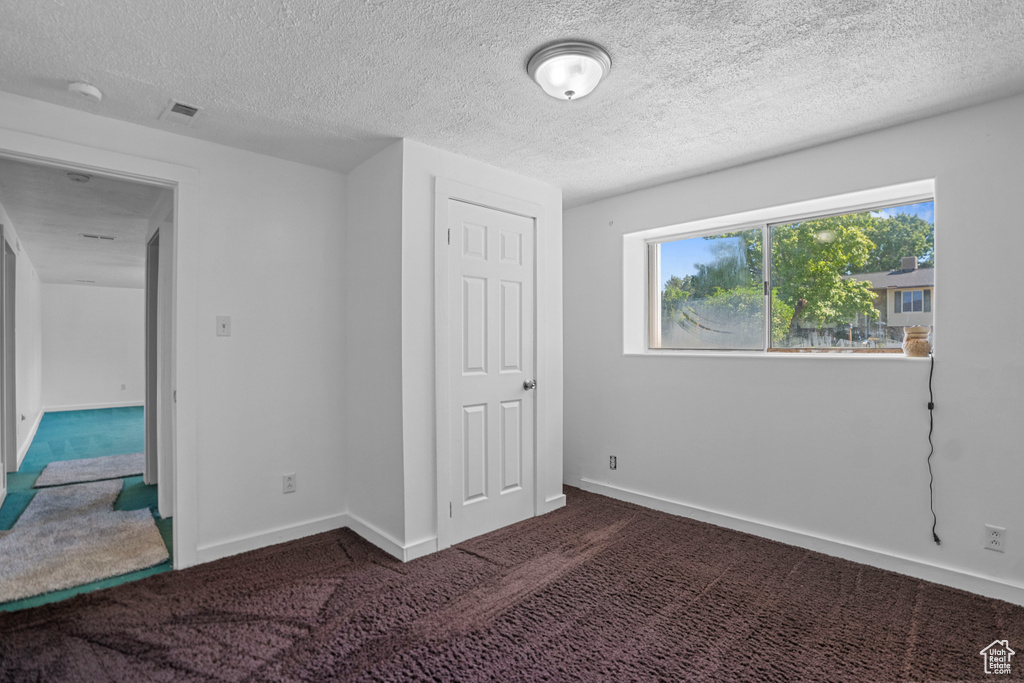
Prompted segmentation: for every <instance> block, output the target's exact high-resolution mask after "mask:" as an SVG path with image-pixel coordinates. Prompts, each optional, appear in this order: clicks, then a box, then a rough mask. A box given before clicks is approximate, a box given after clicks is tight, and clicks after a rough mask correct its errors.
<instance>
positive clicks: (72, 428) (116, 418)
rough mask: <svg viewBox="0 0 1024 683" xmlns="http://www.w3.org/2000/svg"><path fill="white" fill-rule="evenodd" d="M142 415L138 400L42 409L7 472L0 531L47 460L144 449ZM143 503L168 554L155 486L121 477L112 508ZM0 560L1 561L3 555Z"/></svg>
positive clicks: (100, 584)
mask: <svg viewBox="0 0 1024 683" xmlns="http://www.w3.org/2000/svg"><path fill="white" fill-rule="evenodd" d="M143 416H144V411H143V408H142V406H134V407H126V408H106V409H98V410H74V411H64V412H50V413H46V414H45V415H44V416H43V418H42V420H41V422H40V424H39V429H38V431H37V433H36V435H35V438H34V439H33V441H32V445H31V446H30V447H29V450H28V453H27V454H26V455H25V460H24V461H23V462H22V464H21V467H20V468H19V471H18V472H17V473H11V474H9V475H8V487H9V488H8V493H7V499H6V500H5V501H4V504H3V507H2V508H0V531H7V530H9V529H11V527H12V526H13V525H14V524H15V523H16V522H17V520H18V518H19V517H20V516H21V515H22V513H23V512H24V511H25V508H26V507H27V506H28V504H29V503H30V502H31V500H32V498H33V497H34V496H35V494H36V493H37V492H38V489H34V488H32V486H33V484H34V483H35V481H36V479H37V478H38V477H39V475H40V474H41V473H42V471H43V469H45V467H46V466H47V465H48V464H49V463H51V462H57V461H63V460H78V459H84V458H96V457H101V456H109V455H117V454H122V453H137V452H141V451H142V450H143V449H144V420H143ZM144 508H148V509H149V510H150V511H151V513H152V515H153V517H154V519H155V522H156V526H157V529H158V530H159V531H160V536H161V538H162V539H163V542H164V545H166V546H167V550H168V554H171V553H172V533H171V530H172V520H171V519H161V518H160V517H159V513H158V512H157V487H156V486H155V485H154V486H147V485H146V484H145V483H144V482H143V478H142V476H130V477H124V478H123V485H122V490H121V493H120V495H118V497H117V499H116V501H115V503H114V510H116V511H121V510H141V509H144ZM0 562H3V558H2V557H0ZM170 569H171V561H170V560H168V561H167V562H163V563H161V564H158V565H156V566H153V567H149V568H147V569H142V570H139V571H134V572H131V573H128V574H123V575H120V576H114V577H110V578H107V579H103V580H100V581H95V582H92V583H88V584H85V585H82V586H76V587H74V588H68V589H64V590H59V591H54V592H51V593H46V594H43V595H38V596H34V597H31V598H25V599H23V600H16V601H12V602H8V603H4V604H0V611H10V610H16V609H23V608H26V607H33V606H36V605H41V604H45V603H49V602H55V601H57V600H62V599H65V598H68V597H71V596H72V595H76V594H78V593H84V592H88V591H92V590H97V589H99V588H106V587H108V586H114V585H118V584H121V583H125V582H127V581H133V580H135V579H139V578H142V577H145V576H150V575H152V574H158V573H161V572H165V571H169V570H170Z"/></svg>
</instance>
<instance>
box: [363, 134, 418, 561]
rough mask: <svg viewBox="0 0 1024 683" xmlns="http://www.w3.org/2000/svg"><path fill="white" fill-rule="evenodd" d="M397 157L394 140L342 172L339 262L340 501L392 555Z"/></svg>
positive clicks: (398, 426)
mask: <svg viewBox="0 0 1024 683" xmlns="http://www.w3.org/2000/svg"><path fill="white" fill-rule="evenodd" d="M402 159H403V156H402V144H401V142H395V143H393V144H391V145H390V146H388V147H387V148H386V149H384V150H383V151H381V152H380V153H378V154H377V155H376V156H374V157H372V158H371V159H369V160H367V161H365V162H363V163H362V164H361V165H360V166H358V167H357V168H355V169H353V170H352V171H351V172H350V173H349V174H348V229H347V234H346V250H345V260H344V264H345V267H344V271H345V278H346V279H345V302H346V303H345V326H346V329H347V331H348V335H347V339H346V347H345V384H344V393H345V398H346V409H345V419H346V421H347V425H348V426H347V429H346V433H347V448H346V450H347V453H348V469H347V475H346V482H347V483H346V487H347V488H346V495H345V498H346V500H347V502H348V514H349V516H350V517H351V518H352V521H353V522H354V526H356V527H357V530H358V531H360V532H361V533H363V534H364V535H367V536H368V538H370V540H372V541H374V542H376V543H378V544H379V545H382V546H383V547H385V548H386V549H387V550H389V551H390V552H392V553H397V552H399V549H400V548H401V547H402V546H403V545H404V541H405V528H404V523H403V516H404V509H405V502H404V495H403V477H404V472H403V467H402V446H403V440H402V372H403V368H402V346H401V345H402V260H401V259H402ZM431 329H432V328H431Z"/></svg>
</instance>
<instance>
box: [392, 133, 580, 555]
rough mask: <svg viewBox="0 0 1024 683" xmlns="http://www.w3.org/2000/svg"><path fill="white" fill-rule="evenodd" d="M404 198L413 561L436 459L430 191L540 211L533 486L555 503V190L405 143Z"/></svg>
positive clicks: (427, 527)
mask: <svg viewBox="0 0 1024 683" xmlns="http://www.w3.org/2000/svg"><path fill="white" fill-rule="evenodd" d="M403 145H404V150H405V161H404V176H403V192H402V197H403V200H402V242H401V255H402V265H401V268H402V277H401V287H402V292H401V299H402V300H401V314H402V328H401V334H402V350H401V354H402V355H401V365H402V393H401V397H402V414H403V416H404V421H403V435H404V468H405V493H404V499H405V540H406V547H407V548H413V549H414V550H413V554H422V553H424V552H429V550H430V547H431V545H430V544H431V543H434V544H435V545H436V540H435V539H436V538H437V500H436V499H437V459H436V448H435V444H436V438H437V435H436V426H435V376H434V364H435V361H436V357H435V351H434V334H433V330H434V184H435V182H436V180H437V179H438V178H445V179H448V180H453V181H456V182H459V183H464V184H466V185H472V186H474V187H478V188H482V189H486V190H490V191H494V192H500V193H502V194H505V195H508V196H510V197H515V198H518V199H521V200H526V201H529V202H532V203H534V204H538V205H540V206H541V207H542V208H543V210H544V212H545V221H544V224H543V225H544V231H543V232H542V233H541V234H539V235H538V236H537V249H538V252H539V253H541V255H542V256H541V258H540V259H539V261H538V262H539V264H541V265H540V267H541V268H543V272H542V273H538V275H539V276H540V277H541V279H542V280H543V282H544V291H543V292H542V293H541V294H540V295H539V296H538V302H537V316H538V320H539V321H541V323H542V325H541V329H542V330H543V332H544V333H545V334H546V336H540V337H539V342H540V348H539V349H538V352H539V363H538V367H540V365H541V364H544V366H545V370H544V372H545V375H544V377H545V379H544V380H543V381H541V380H540V379H538V385H539V386H540V387H541V389H540V391H544V392H545V400H546V402H547V410H546V413H547V414H546V415H544V416H539V418H540V419H539V420H538V424H543V425H544V426H545V427H544V429H543V431H541V430H540V429H539V430H538V453H539V454H541V455H542V457H543V460H542V461H540V462H538V467H537V470H538V482H537V485H538V486H539V487H540V489H541V492H542V493H543V497H544V499H545V500H546V501H547V502H548V503H549V504H550V505H549V507H548V508H545V509H541V510H539V511H538V514H539V513H543V512H546V511H548V509H552V508H554V507H557V506H559V505H561V504H563V503H564V498H563V497H562V482H561V470H562V460H561V459H562V252H561V249H562V220H561V219H562V193H561V190H560V189H558V188H557V187H554V186H552V185H548V184H546V183H543V182H541V181H538V180H534V179H531V178H527V177H525V176H521V175H518V174H515V173H511V172H509V171H505V170H503V169H500V168H496V167H494V166H490V165H488V164H484V163H482V162H479V161H476V160H473V159H469V158H467V157H463V156H459V155H457V154H452V153H450V152H446V151H443V150H440V149H436V148H434V147H429V146H427V145H424V144H421V143H418V142H414V141H411V140H404V141H403Z"/></svg>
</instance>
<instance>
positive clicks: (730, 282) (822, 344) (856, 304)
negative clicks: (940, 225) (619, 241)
mask: <svg viewBox="0 0 1024 683" xmlns="http://www.w3.org/2000/svg"><path fill="white" fill-rule="evenodd" d="M933 215H934V203H933V201H932V200H926V201H916V202H914V203H910V204H907V203H903V204H898V205H895V206H892V205H890V206H884V205H883V206H880V207H868V208H865V209H862V210H858V211H854V212H848V213H840V214H834V215H820V214H819V215H816V216H808V217H803V218H799V219H796V220H792V219H791V220H786V221H779V222H765V223H762V224H760V225H757V226H742V229H735V228H733V229H728V230H719V231H714V232H704V233H698V234H693V235H676V236H674V237H670V238H667V239H659V240H650V241H649V242H648V285H649V299H648V300H649V302H650V306H649V311H648V322H649V331H648V347H649V348H651V349H709V350H748V351H750V350H763V351H790V350H801V351H829V350H847V351H874V352H877V351H886V350H893V351H898V350H899V345H900V343H901V341H902V337H903V326H904V325H930V324H931V321H930V319H931V310H932V297H933V291H934V277H933V272H934V268H935V226H934V218H933ZM890 290H894V295H893V296H894V299H893V302H894V303H893V310H894V313H895V314H900V315H898V316H897V317H896V318H893V319H892V320H890V319H889V315H888V297H889V294H888V292H889V291H890ZM905 314H916V315H915V316H914V319H913V320H909V319H905V318H906V315H905Z"/></svg>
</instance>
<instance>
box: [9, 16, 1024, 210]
mask: <svg viewBox="0 0 1024 683" xmlns="http://www.w3.org/2000/svg"><path fill="white" fill-rule="evenodd" d="M0 16H2V17H3V20H2V22H0V54H2V59H0V89H2V90H6V91H9V92H13V93H17V94H21V95H26V96H28V97H33V98H37V99H41V100H46V101H49V102H54V103H57V104H61V105H65V106H69V107H75V108H79V109H84V110H88V111H92V112H95V113H97V114H101V115H103V116H109V117H113V118H117V119H122V120H126V121H133V122H136V123H141V124H143V125H147V126H152V127H155V128H164V129H167V130H172V131H175V132H179V133H182V134H185V135H190V136H195V137H198V138H202V139H206V140H213V141H216V142H221V143H224V144H228V145H233V146H236V147H242V148H246V149H251V150H254V151H258V152H263V153H266V154H270V155H274V156H278V157H282V158H286V159H292V160H296V161H301V162H305V163H309V164H313V165H317V166H322V167H326V168H332V169H336V170H339V171H342V172H347V171H349V170H351V169H352V168H353V167H354V166H355V165H357V164H359V163H360V162H361V161H363V160H365V159H366V158H368V157H369V156H370V155H372V154H373V153H374V152H376V151H377V150H379V149H381V148H383V147H384V146H385V145H387V144H388V143H389V142H390V141H391V140H393V139H395V138H400V137H408V138H412V139H414V140H418V141H420V142H423V143H426V144H429V145H433V146H436V147H440V148H443V149H446V150H449V151H452V152H456V153H459V154H464V155H466V156H469V157H473V158H476V159H479V160H482V161H485V162H488V163H491V164H494V165H497V166H500V167H503V168H506V169H510V170H512V171H516V172H519V173H522V174H525V175H528V176H532V177H536V178H540V179H542V180H545V181H548V182H550V183H552V184H554V185H557V186H559V187H561V188H562V189H563V191H564V197H565V203H566V206H573V205H576V204H580V203H584V202H587V201H591V200H594V199H597V198H600V197H604V196H609V195H612V194H617V193H619V192H622V191H626V190H630V189H635V188H637V187H642V186H645V185H650V184H654V183H658V182H663V181H667V180H671V179H676V178H681V177H686V176H690V175H695V174H699V173H704V172H707V171H711V170H716V169H719V168H724V167H727V166H731V165H734V164H737V163H742V162H746V161H751V160H755V159H759V158H765V157H768V156H773V155H776V154H779V153H783V152H786V151H790V150H794V149H798V148H801V147H805V146H808V145H811V144H816V143H820V142H824V141H827V140H833V139H837V138H841V137H845V136H848V135H851V134H854V133H858V132H864V131H868V130H872V129H876V128H880V127H884V126H888V125H892V124H895V123H900V122H904V121H908V120H912V119H915V118H919V117H921V116H925V115H930V114H936V113H941V112H944V111H949V110H952V109H956V108H959V107H963V106H966V105H969V104H974V103H979V102H982V101H986V100H990V99H994V98H997V97H1001V96H1005V95H1009V94H1015V93H1018V92H1022V91H1024V40H1022V38H1021V36H1024V2H1022V1H1021V0H720V1H718V2H709V1H707V0H676V1H670V0H660V1H657V0H647V1H637V2H624V1H623V0H520V1H518V2H507V1H501V0H489V1H487V0H472V1H471V0H416V1H407V2H403V1H384V0H341V1H339V0H263V1H261V2H253V1H252V0H147V1H146V2H140V1H139V0H74V2H55V1H43V0H35V1H26V0H0ZM563 38H573V39H587V40H591V41H594V42H597V43H598V44H600V45H602V46H603V47H604V48H605V49H606V50H607V51H608V52H609V54H610V55H611V58H612V70H611V74H610V76H609V77H608V78H607V79H606V81H605V82H604V83H602V84H601V85H600V86H599V87H598V89H597V90H596V91H595V92H594V93H593V94H592V95H590V96H589V97H586V98H584V99H581V100H578V101H574V102H562V101H557V100H554V99H551V98H549V97H547V96H545V95H544V94H543V93H542V92H541V90H540V89H539V88H538V87H537V86H536V84H534V83H533V82H532V81H531V80H530V79H529V77H528V76H527V74H526V70H525V65H526V62H527V60H528V59H529V57H530V54H531V53H532V52H533V51H534V50H536V49H537V48H538V47H540V46H542V45H544V44H546V43H549V42H551V41H553V40H556V39H563ZM73 80H85V81H88V82H91V83H93V84H94V85H96V86H98V87H99V88H100V89H101V90H102V91H103V92H104V94H105V97H104V99H103V101H102V103H94V102H90V101H88V100H86V99H84V98H81V97H79V96H75V95H72V94H70V93H68V92H67V91H66V87H67V84H68V82H69V81H73ZM171 98H174V99H177V100H179V101H183V102H185V103H187V104H190V105H194V106H198V107H200V108H202V112H201V113H200V115H199V118H198V119H197V120H196V121H195V122H194V123H193V125H192V127H190V128H181V127H177V126H176V125H175V124H172V123H167V122H162V121H158V120H157V116H158V115H159V114H160V112H161V111H162V110H163V109H164V107H165V106H166V105H167V102H168V100H169V99H171Z"/></svg>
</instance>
